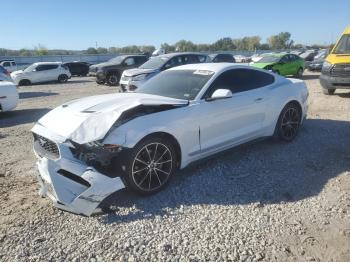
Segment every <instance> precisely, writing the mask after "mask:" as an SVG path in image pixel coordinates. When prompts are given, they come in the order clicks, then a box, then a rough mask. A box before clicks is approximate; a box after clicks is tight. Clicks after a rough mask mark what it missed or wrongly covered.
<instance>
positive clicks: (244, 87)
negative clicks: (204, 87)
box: [204, 68, 275, 98]
mask: <svg viewBox="0 0 350 262" xmlns="http://www.w3.org/2000/svg"><path fill="white" fill-rule="evenodd" d="M274 81H275V78H274V77H273V76H272V75H271V74H269V73H265V72H261V71H258V70H254V69H245V68H240V69H231V70H228V71H226V72H224V73H222V74H221V75H220V76H218V77H217V78H216V79H215V80H214V82H213V83H212V84H211V86H210V87H209V89H208V91H207V92H206V94H205V95H204V98H207V97H210V96H211V95H212V94H213V93H214V91H215V90H217V89H229V90H231V92H232V93H239V92H245V91H249V90H253V89H256V88H260V87H264V86H267V85H271V84H272V83H273V82H274Z"/></svg>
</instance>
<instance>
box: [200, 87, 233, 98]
mask: <svg viewBox="0 0 350 262" xmlns="http://www.w3.org/2000/svg"><path fill="white" fill-rule="evenodd" d="M231 97H232V92H231V90H229V89H217V90H215V91H214V93H213V94H212V95H211V97H209V98H207V99H206V101H214V100H218V99H225V98H231Z"/></svg>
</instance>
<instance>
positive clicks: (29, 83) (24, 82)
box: [18, 79, 32, 86]
mask: <svg viewBox="0 0 350 262" xmlns="http://www.w3.org/2000/svg"><path fill="white" fill-rule="evenodd" d="M31 84H32V83H31V82H30V80H28V79H22V80H21V81H19V83H18V85H19V86H29V85H31Z"/></svg>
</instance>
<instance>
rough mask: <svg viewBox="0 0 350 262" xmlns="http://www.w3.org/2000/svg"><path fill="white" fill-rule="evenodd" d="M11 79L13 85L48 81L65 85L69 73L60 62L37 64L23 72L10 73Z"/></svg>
mask: <svg viewBox="0 0 350 262" xmlns="http://www.w3.org/2000/svg"><path fill="white" fill-rule="evenodd" d="M11 77H12V79H13V81H14V82H15V84H17V85H19V86H22V85H30V84H35V83H42V82H50V81H58V82H59V83H65V82H67V81H68V79H69V78H70V77H71V73H70V72H69V69H68V67H66V66H64V65H63V64H62V63H61V62H38V63H34V64H32V65H30V66H28V67H27V68H26V69H24V70H18V71H15V72H12V73H11Z"/></svg>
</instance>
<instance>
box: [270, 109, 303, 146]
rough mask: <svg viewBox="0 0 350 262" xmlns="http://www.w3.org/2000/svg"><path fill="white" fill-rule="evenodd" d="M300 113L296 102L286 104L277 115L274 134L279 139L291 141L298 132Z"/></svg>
mask: <svg viewBox="0 0 350 262" xmlns="http://www.w3.org/2000/svg"><path fill="white" fill-rule="evenodd" d="M301 114H302V112H301V111H300V108H299V107H298V106H297V105H296V104H294V103H289V104H287V105H286V106H285V107H284V108H283V110H282V112H281V113H280V116H279V117H278V121H277V124H276V128H275V134H274V136H275V137H277V138H279V140H282V141H285V142H291V141H292V140H293V139H294V138H295V137H296V136H297V134H298V132H299V128H300V123H301Z"/></svg>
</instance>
